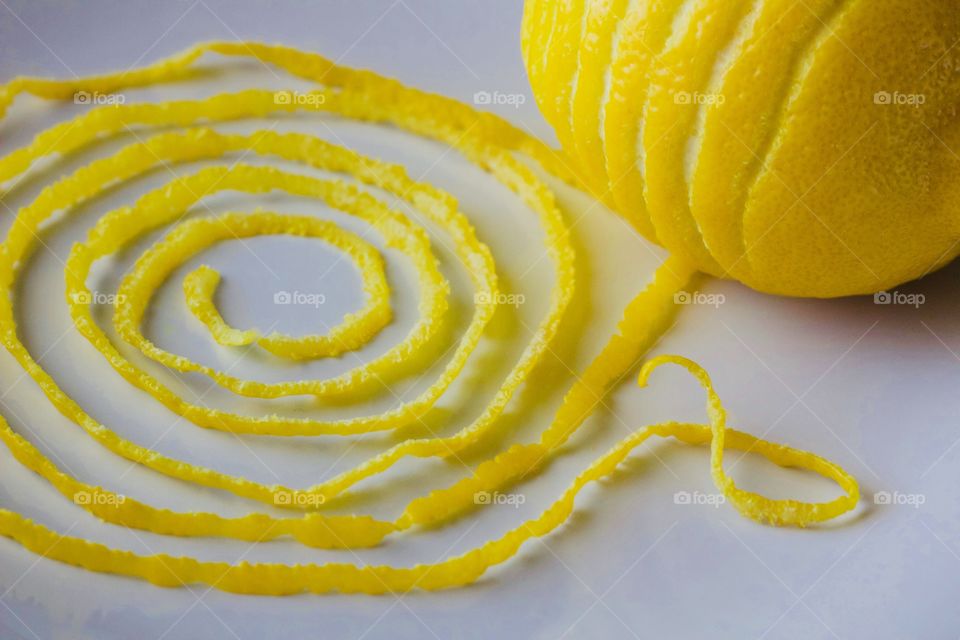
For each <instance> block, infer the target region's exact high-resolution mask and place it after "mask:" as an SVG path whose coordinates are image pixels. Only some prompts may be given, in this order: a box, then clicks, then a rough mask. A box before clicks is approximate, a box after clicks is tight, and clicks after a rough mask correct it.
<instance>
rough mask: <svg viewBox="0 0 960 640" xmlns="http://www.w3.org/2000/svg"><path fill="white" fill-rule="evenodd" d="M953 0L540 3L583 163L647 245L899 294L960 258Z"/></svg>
mask: <svg viewBox="0 0 960 640" xmlns="http://www.w3.org/2000/svg"><path fill="white" fill-rule="evenodd" d="M958 40H960V4H957V3H956V2H954V1H952V0H884V1H883V2H874V1H870V0H806V1H804V2H795V1H794V0H556V1H554V0H527V3H526V7H525V13H524V23H523V53H524V58H525V62H526V65H527V70H528V73H529V76H530V81H531V84H532V86H533V90H534V94H535V96H536V98H537V101H538V104H539V106H540V108H541V110H542V111H543V114H544V116H545V117H546V118H547V120H548V121H549V122H550V123H551V125H552V126H553V127H554V129H555V130H556V132H557V136H558V138H559V140H560V142H561V144H562V146H563V148H564V150H565V151H566V152H567V155H568V156H569V162H570V163H571V167H572V168H573V169H574V170H575V171H576V172H577V173H578V174H580V175H581V176H582V177H583V179H584V180H585V181H586V182H588V183H589V186H590V188H591V189H592V190H593V191H594V192H595V194H596V195H597V196H598V197H599V198H601V199H603V200H604V201H605V202H606V203H607V204H608V205H610V206H612V207H613V208H615V209H616V210H618V211H619V212H620V213H621V214H622V215H624V216H625V217H626V218H627V219H629V220H630V221H631V223H632V224H633V225H634V226H635V227H636V228H637V229H638V230H639V231H640V232H641V233H643V234H644V235H645V236H646V237H647V238H648V239H650V240H652V241H654V242H657V243H659V244H661V245H663V246H664V247H666V248H668V249H670V250H671V251H672V252H673V253H675V254H677V255H679V256H682V257H685V258H687V259H689V260H691V261H693V262H694V263H695V264H696V265H697V266H698V267H699V268H700V269H701V270H702V271H704V272H707V273H710V274H713V275H716V276H720V277H729V278H735V279H737V280H740V281H741V282H744V283H746V284H747V285H749V286H751V287H753V288H755V289H758V290H761V291H766V292H770V293H777V294H784V295H796V296H814V297H835V296H843V295H852V294H863V293H872V292H876V291H881V290H884V289H889V288H891V287H894V286H896V285H898V284H900V283H902V282H906V281H908V280H912V279H915V278H918V277H921V276H923V275H925V274H926V273H929V272H930V271H932V270H934V269H937V268H940V267H942V266H944V265H945V264H947V263H948V262H950V261H951V260H952V259H953V258H954V257H956V255H957V254H958V252H960V242H958V240H960V233H958V227H960V179H958V178H960V155H958V151H960V117H958V113H957V108H958V104H960V73H957V70H958V69H960V47H956V46H954V45H955V44H956V43H957V41H958Z"/></svg>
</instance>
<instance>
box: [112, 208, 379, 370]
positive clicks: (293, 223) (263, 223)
mask: <svg viewBox="0 0 960 640" xmlns="http://www.w3.org/2000/svg"><path fill="white" fill-rule="evenodd" d="M213 223H214V224H215V225H218V226H220V227H223V229H225V230H226V231H228V232H229V235H227V236H224V235H222V234H221V235H220V237H219V238H218V239H224V240H228V239H231V238H233V237H238V238H242V237H244V236H245V235H247V234H250V233H257V234H269V233H274V234H286V235H295V236H304V237H311V238H321V239H324V240H326V241H327V242H328V243H329V244H330V245H332V246H334V247H336V248H338V249H340V250H342V251H344V252H345V253H346V254H347V255H348V256H350V258H352V259H353V262H354V264H355V265H356V267H357V270H358V271H359V272H360V275H361V277H362V278H363V290H364V294H365V296H366V298H367V302H366V304H365V305H364V307H363V309H361V310H360V311H358V312H355V313H349V314H347V315H346V316H345V317H344V319H343V322H342V324H340V325H339V326H337V327H334V328H333V329H331V330H330V331H329V332H328V333H327V334H325V335H308V336H300V337H293V336H286V335H283V334H279V333H276V332H273V333H271V334H270V335H268V336H261V334H260V332H259V331H257V330H256V329H247V330H240V329H235V328H233V327H231V326H230V325H229V324H227V322H226V321H225V320H224V319H223V316H222V315H221V314H220V311H219V310H218V309H217V307H216V305H215V304H214V301H213V296H214V294H215V293H216V290H217V286H218V285H219V284H220V273H219V272H218V271H216V270H215V269H213V268H212V267H209V266H208V265H201V266H200V267H198V268H197V269H195V270H193V271H191V272H190V273H189V274H187V275H186V276H185V277H184V280H183V293H184V296H185V298H186V302H187V308H188V309H190V312H191V313H193V315H194V317H196V318H197V320H199V321H200V322H202V323H203V324H204V325H205V326H206V327H207V328H208V329H209V330H210V335H211V337H212V338H213V339H214V340H215V341H216V342H217V343H218V344H221V345H223V346H230V347H240V346H246V345H248V344H252V343H254V342H256V343H257V344H259V345H260V346H261V347H263V348H264V349H266V350H267V351H269V352H271V353H273V354H274V355H277V356H280V357H286V358H291V359H293V360H306V359H310V358H332V357H336V356H339V355H341V354H343V353H344V352H346V351H352V350H354V349H358V348H360V347H362V346H363V345H364V344H366V343H367V342H368V341H369V340H370V339H371V338H372V337H373V336H374V335H376V334H377V332H378V331H380V330H381V329H382V328H383V327H385V326H386V325H387V324H388V323H389V322H390V319H391V316H392V312H391V310H390V288H389V285H388V284H387V275H386V273H385V272H384V270H383V259H382V258H381V257H380V254H379V253H378V252H377V249H376V247H374V246H373V245H371V244H369V243H368V242H366V241H365V240H363V239H362V238H361V237H360V236H358V235H356V234H354V233H350V232H347V231H344V230H343V229H341V228H340V227H338V226H336V225H334V224H332V223H330V222H326V221H323V220H318V219H316V218H310V217H307V216H300V217H294V216H280V215H276V214H269V213H263V212H258V213H256V214H253V215H249V216H241V217H236V216H233V215H231V216H225V217H223V218H220V219H218V220H215V221H214V222H213ZM186 225H190V226H189V227H188V229H189V230H188V231H183V232H182V234H185V235H188V236H191V237H197V238H198V239H199V238H200V237H203V236H202V235H201V234H204V233H206V234H208V235H207V236H206V238H211V237H213V238H217V234H216V232H217V231H218V229H211V228H210V227H211V224H210V222H209V221H207V220H202V221H201V220H191V221H189V222H187V223H184V226H186ZM251 227H252V228H251ZM171 240H173V238H171ZM177 240H178V241H180V242H184V241H186V240H185V239H184V238H183V237H182V236H181V237H179V238H177ZM155 250H156V247H154V248H151V251H155ZM121 286H122V285H121ZM281 294H289V292H281ZM314 295H318V294H314ZM319 295H322V294H319ZM322 300H325V297H324V298H323V299H319V298H318V302H316V303H315V304H322ZM274 302H275V303H276V302H278V300H276V299H275V301H274ZM290 302H291V300H287V299H285V298H282V297H281V298H280V299H279V304H289V303H290Z"/></svg>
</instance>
